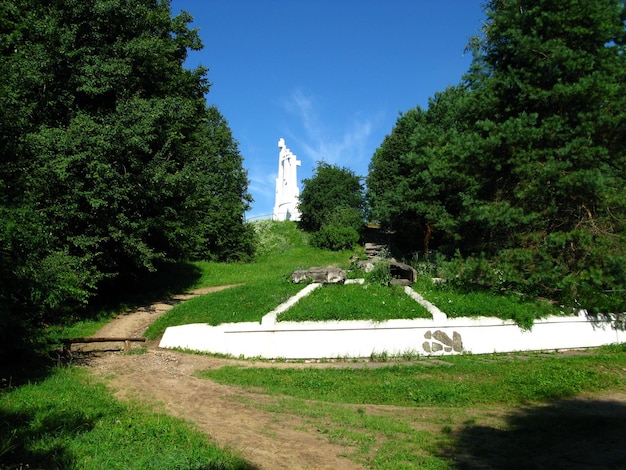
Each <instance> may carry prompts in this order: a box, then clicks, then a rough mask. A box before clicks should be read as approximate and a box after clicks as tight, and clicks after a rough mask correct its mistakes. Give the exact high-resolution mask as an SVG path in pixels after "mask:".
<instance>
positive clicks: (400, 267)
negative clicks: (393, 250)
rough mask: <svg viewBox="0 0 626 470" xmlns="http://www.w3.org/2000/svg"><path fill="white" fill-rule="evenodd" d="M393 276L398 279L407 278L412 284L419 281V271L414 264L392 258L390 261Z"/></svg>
mask: <svg viewBox="0 0 626 470" xmlns="http://www.w3.org/2000/svg"><path fill="white" fill-rule="evenodd" d="M389 270H390V271H391V277H392V278H396V279H407V280H408V281H409V282H410V283H411V284H413V283H414V282H415V281H417V271H416V270H415V268H413V267H412V266H410V265H408V264H405V263H401V262H400V261H396V260H395V259H393V258H392V259H391V260H390V261H389Z"/></svg>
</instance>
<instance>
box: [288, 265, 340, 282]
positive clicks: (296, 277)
mask: <svg viewBox="0 0 626 470" xmlns="http://www.w3.org/2000/svg"><path fill="white" fill-rule="evenodd" d="M346 277H347V276H346V272H345V271H344V270H343V269H340V268H337V267H335V266H328V267H326V268H309V269H303V270H299V271H294V272H293V273H292V274H291V282H293V283H294V284H299V283H300V282H309V281H311V282H319V283H321V284H342V283H344V282H345V281H346Z"/></svg>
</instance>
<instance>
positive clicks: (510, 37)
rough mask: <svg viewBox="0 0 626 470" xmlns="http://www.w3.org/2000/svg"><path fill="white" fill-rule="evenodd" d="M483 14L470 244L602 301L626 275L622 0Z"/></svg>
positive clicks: (492, 8) (546, 286) (531, 284)
mask: <svg viewBox="0 0 626 470" xmlns="http://www.w3.org/2000/svg"><path fill="white" fill-rule="evenodd" d="M487 15H488V18H489V21H488V22H487V25H486V29H485V40H484V42H483V43H482V45H481V48H480V50H479V53H478V56H477V59H476V61H477V64H478V66H479V67H477V69H480V68H481V67H482V72H481V76H480V77H478V78H477V79H475V80H474V83H473V90H474V93H475V98H476V99H475V107H474V116H475V118H477V121H476V126H475V130H476V132H477V133H478V135H479V136H480V145H479V146H477V149H476V151H475V153H474V154H473V158H472V161H473V165H472V166H471V168H472V169H473V170H474V171H475V172H476V174H477V179H478V180H479V181H480V191H479V192H478V194H477V198H476V200H475V201H473V204H472V206H471V207H470V208H468V211H467V215H466V220H467V224H466V230H465V233H470V234H474V235H475V236H474V237H473V238H471V239H470V238H466V240H465V242H466V243H465V247H466V250H467V252H469V253H477V252H479V251H485V250H486V251H487V252H488V253H490V254H492V255H494V254H498V261H499V262H501V263H505V265H506V266H513V267H514V268H515V269H514V270H512V272H515V273H516V274H515V275H514V276H513V279H514V280H515V284H516V287H518V288H530V289H531V290H534V291H540V292H541V293H542V294H543V295H549V296H551V297H556V298H560V299H562V300H565V301H568V302H573V301H574V300H576V299H578V300H583V301H584V302H586V303H587V302H594V303H598V302H600V300H599V298H598V295H595V294H597V293H601V292H603V291H605V290H610V289H615V288H616V287H617V288H623V287H625V282H626V273H625V272H624V265H625V261H624V260H625V258H624V254H625V252H624V243H623V242H624V217H625V215H626V211H625V210H624V209H625V206H624V202H625V201H626V193H625V192H624V188H625V186H624V183H625V182H626V180H625V176H626V173H625V171H626V160H625V154H624V151H623V142H624V138H625V136H626V119H625V117H626V113H625V108H624V105H625V104H626V103H625V99H626V93H625V91H624V87H623V86H622V85H623V83H624V78H626V77H625V74H626V62H625V61H626V58H625V56H624V34H625V30H624V19H626V16H625V10H624V5H623V2H621V1H615V0H594V1H585V2H583V1H576V0H567V1H562V2H550V1H547V0H532V1H492V2H490V3H489V4H488V6H487ZM494 241H495V243H493V242H494ZM600 273H602V274H600ZM594 306H597V305H594Z"/></svg>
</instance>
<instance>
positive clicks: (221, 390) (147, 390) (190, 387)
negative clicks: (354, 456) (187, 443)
mask: <svg viewBox="0 0 626 470" xmlns="http://www.w3.org/2000/svg"><path fill="white" fill-rule="evenodd" d="M227 287H229V286H223V287H217V288H207V289H202V290H199V291H194V292H190V293H189V294H185V295H180V296H175V297H173V298H171V299H168V300H167V301H165V302H162V303H157V304H153V305H150V306H148V307H144V308H139V309H137V310H135V311H133V312H129V313H128V314H124V315H120V316H119V317H117V318H116V319H115V320H114V321H112V322H110V323H109V324H107V325H106V326H105V327H104V328H102V329H101V330H100V331H98V333H97V334H96V335H95V336H101V337H119V336H131V337H140V336H142V334H143V332H144V331H145V329H146V328H147V327H148V326H149V325H150V324H151V323H152V322H153V321H155V320H156V319H157V318H158V317H159V316H161V315H163V314H164V313H165V312H167V311H168V310H169V309H171V308H172V307H173V306H174V305H175V304H177V303H179V302H181V301H184V300H186V299H188V298H191V297H193V296H195V295H199V294H205V293H209V292H212V291H216V290H220V289H224V288H227ZM136 344H137V346H134V347H139V346H140V345H141V343H136ZM147 345H148V351H147V352H146V353H145V354H121V353H120V352H119V351H116V350H115V349H119V348H120V344H119V343H117V344H115V343H92V344H89V345H84V347H80V348H77V347H76V346H74V348H73V350H74V355H75V356H77V357H78V356H79V355H80V351H84V352H88V354H87V355H85V356H83V357H84V358H85V360H86V362H87V364H88V365H89V367H90V368H91V370H92V371H93V373H94V375H95V376H96V377H98V378H99V379H101V380H105V381H106V382H107V383H108V384H109V385H110V386H111V387H112V388H113V389H114V390H115V391H116V392H115V393H116V396H118V397H120V398H122V399H127V398H128V399H130V398H140V399H141V401H142V402H148V403H154V405H155V408H156V409H160V410H161V411H164V412H165V413H168V414H171V415H173V416H177V417H180V418H183V419H185V420H188V421H192V422H194V423H196V425H197V426H198V427H199V429H200V430H202V431H203V432H205V433H206V434H208V435H209V436H210V438H211V439H212V440H213V441H214V442H216V443H217V444H219V445H222V446H226V447H229V448H231V449H234V450H235V451H237V452H238V453H239V454H240V455H241V456H242V457H243V458H245V459H246V460H247V461H248V462H250V463H251V464H252V465H253V467H254V468H258V469H283V468H284V469H333V470H336V469H356V468H362V467H360V466H358V465H356V464H355V463H354V462H352V461H350V460H348V459H347V458H345V457H342V454H345V453H346V448H345V447H342V446H339V445H333V444H330V443H329V442H328V440H327V438H326V436H322V435H320V434H318V433H316V432H315V430H311V432H308V431H305V430H303V429H306V428H305V427H304V426H303V423H301V422H300V421H299V419H298V418H293V419H290V418H289V417H288V415H280V414H277V413H270V412H264V411H262V410H259V409H258V408H256V407H254V406H253V405H249V404H247V403H250V401H254V400H259V399H260V398H259V396H258V395H255V394H251V393H248V392H246V391H244V390H242V389H240V388H238V387H230V386H225V385H219V384H217V383H214V382H212V381H210V380H204V379H198V378H195V377H194V376H193V374H194V372H195V371H199V370H207V369H211V368H219V367H222V366H224V365H227V364H235V363H240V364H249V363H248V362H245V361H235V360H228V359H220V358H213V357H207V356H199V355H192V354H183V353H178V352H176V351H169V350H162V349H159V348H158V344H157V343H156V342H152V343H150V342H149V343H147ZM77 349H78V350H77ZM258 365H261V366H263V365H264V364H263V363H262V364H258V363H257V364H255V366H258ZM299 366H303V365H299Z"/></svg>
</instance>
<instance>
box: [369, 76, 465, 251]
mask: <svg viewBox="0 0 626 470" xmlns="http://www.w3.org/2000/svg"><path fill="white" fill-rule="evenodd" d="M466 101H467V92H466V89H465V87H463V86H459V87H450V88H448V89H447V90H445V91H444V92H441V93H437V94H436V95H435V97H434V98H431V99H430V100H429V105H428V109H427V110H422V109H421V108H419V107H418V108H415V109H412V110H409V111H408V112H407V113H406V114H403V115H401V116H400V117H399V118H398V121H397V122H396V125H395V127H394V128H393V130H392V132H391V134H390V135H388V136H387V137H386V138H385V140H384V141H383V143H382V145H381V146H380V147H379V148H378V149H377V150H376V152H375V154H374V156H373V157H372V160H371V162H370V166H369V172H368V176H367V180H366V182H367V200H368V205H369V208H370V217H371V218H372V219H374V220H377V221H379V222H380V223H381V226H382V227H384V228H391V229H393V231H394V232H396V234H397V235H396V237H395V244H396V245H397V246H398V247H399V248H400V249H402V250H406V251H412V250H423V251H425V252H428V251H429V250H430V249H431V247H433V246H434V247H436V248H438V249H440V250H441V249H442V247H443V246H444V245H446V244H447V245H448V246H453V244H454V243H455V240H458V238H459V236H460V235H459V234H458V226H459V220H458V217H459V214H460V210H461V208H462V206H463V201H464V197H465V196H466V195H467V194H468V193H469V192H470V191H472V188H473V187H474V186H475V184H474V182H473V181H472V179H471V176H470V175H469V173H468V172H467V171H466V169H465V168H464V166H463V165H464V160H463V158H461V157H462V154H463V152H465V148H466V142H465V139H466V135H467V132H468V123H467V122H466V120H465V115H464V111H465V104H466Z"/></svg>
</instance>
